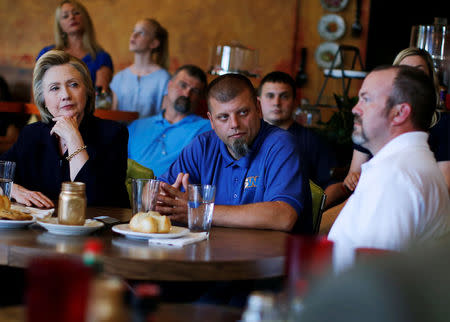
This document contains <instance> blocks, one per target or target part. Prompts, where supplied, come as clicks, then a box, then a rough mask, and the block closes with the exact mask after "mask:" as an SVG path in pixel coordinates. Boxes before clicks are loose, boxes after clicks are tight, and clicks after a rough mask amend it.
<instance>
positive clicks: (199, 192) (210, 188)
mask: <svg viewBox="0 0 450 322" xmlns="http://www.w3.org/2000/svg"><path fill="white" fill-rule="evenodd" d="M215 194H216V187H215V186H214V185H209V184H190V185H188V224H189V230H190V231H191V232H206V233H207V235H208V237H209V232H210V230H211V222H212V216H213V211H214V197H215Z"/></svg>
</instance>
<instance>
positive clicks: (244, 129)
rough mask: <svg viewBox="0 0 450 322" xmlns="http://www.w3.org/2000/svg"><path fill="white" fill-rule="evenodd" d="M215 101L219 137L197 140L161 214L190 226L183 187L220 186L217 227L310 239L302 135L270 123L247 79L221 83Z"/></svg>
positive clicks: (213, 118) (173, 171)
mask: <svg viewBox="0 0 450 322" xmlns="http://www.w3.org/2000/svg"><path fill="white" fill-rule="evenodd" d="M207 101H208V108H209V111H208V117H209V119H210V122H211V127H212V128H213V130H214V131H210V132H206V133H204V134H201V135H199V136H198V137H196V138H195V139H194V140H193V141H192V142H191V143H190V144H189V145H188V146H187V147H186V148H185V149H184V150H183V151H182V152H181V154H180V156H179V158H178V159H177V160H176V161H175V162H174V163H173V164H172V165H171V167H170V168H169V170H168V171H167V172H166V173H165V174H164V175H162V176H161V177H160V179H161V180H162V181H164V182H166V183H163V184H162V189H163V191H164V192H165V195H160V196H159V201H160V202H161V204H159V206H157V209H156V210H157V211H159V212H161V213H163V214H167V215H170V217H171V219H173V220H177V221H184V222H186V221H187V196H186V193H185V192H183V191H181V190H180V189H181V188H183V190H186V187H187V185H188V183H189V182H191V183H203V184H214V185H216V199H215V208H214V215H213V224H214V225H218V226H227V227H242V228H260V229H275V230H284V231H291V230H294V231H296V232H303V233H310V232H311V231H312V218H311V192H310V189H309V182H308V179H307V178H306V176H304V174H303V172H302V169H303V166H302V164H301V158H300V155H299V152H298V148H297V145H296V143H295V139H294V137H293V136H292V135H291V134H289V133H288V132H286V131H284V130H281V129H279V128H277V127H274V126H271V125H269V124H267V123H266V122H264V121H263V120H262V113H261V107H260V105H259V103H258V101H257V97H256V93H255V90H254V88H253V85H252V84H251V82H250V81H249V80H248V79H247V78H246V77H245V76H242V75H239V74H227V75H223V76H220V77H218V78H216V79H215V80H214V81H213V82H212V83H211V84H210V85H209V87H208V91H207ZM169 184H172V186H170V185H169Z"/></svg>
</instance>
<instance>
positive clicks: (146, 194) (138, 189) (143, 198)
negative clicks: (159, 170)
mask: <svg viewBox="0 0 450 322" xmlns="http://www.w3.org/2000/svg"><path fill="white" fill-rule="evenodd" d="M160 183H161V182H160V181H159V180H156V179H133V180H132V192H133V193H132V196H133V198H132V199H133V215H134V214H137V213H138V212H149V211H154V210H155V207H156V197H157V196H158V193H159V188H160Z"/></svg>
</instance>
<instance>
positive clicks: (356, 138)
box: [352, 115, 368, 146]
mask: <svg viewBox="0 0 450 322" xmlns="http://www.w3.org/2000/svg"><path fill="white" fill-rule="evenodd" d="M354 122H355V123H356V122H357V123H358V124H359V128H360V130H361V132H360V133H356V129H355V128H354V129H353V133H352V141H353V143H355V144H357V145H361V146H363V145H364V144H365V143H367V142H368V139H367V136H366V134H365V133H364V128H363V125H362V120H361V117H359V116H357V115H355V119H354Z"/></svg>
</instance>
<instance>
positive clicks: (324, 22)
mask: <svg viewBox="0 0 450 322" xmlns="http://www.w3.org/2000/svg"><path fill="white" fill-rule="evenodd" d="M317 29H318V30H319V35H320V36H321V37H322V38H324V39H326V40H336V39H339V38H341V37H342V36H343V35H344V33H345V21H344V19H342V17H341V16H338V15H335V14H329V15H324V16H322V18H320V20H319V24H318V25H317Z"/></svg>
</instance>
